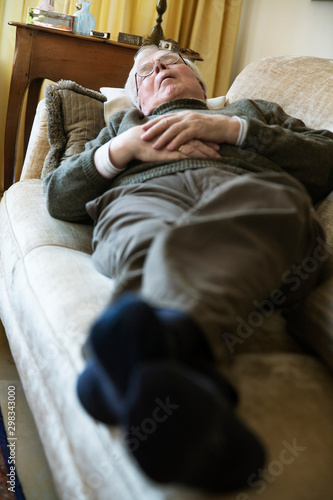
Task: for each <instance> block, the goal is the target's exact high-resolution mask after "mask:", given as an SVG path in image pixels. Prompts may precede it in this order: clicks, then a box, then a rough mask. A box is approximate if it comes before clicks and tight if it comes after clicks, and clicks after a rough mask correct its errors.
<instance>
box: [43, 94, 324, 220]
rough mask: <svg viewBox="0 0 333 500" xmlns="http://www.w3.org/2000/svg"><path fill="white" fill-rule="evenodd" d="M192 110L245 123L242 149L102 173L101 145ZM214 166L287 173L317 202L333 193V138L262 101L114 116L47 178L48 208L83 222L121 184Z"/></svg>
mask: <svg viewBox="0 0 333 500" xmlns="http://www.w3.org/2000/svg"><path fill="white" fill-rule="evenodd" d="M188 109H190V110H195V111H198V112H201V113H212V114H216V113H220V114H223V115H227V116H234V115H236V116H239V117H240V118H244V119H246V120H247V123H248V131H247V135H246V138H245V140H244V142H243V144H242V145H241V146H239V147H237V146H233V145H228V144H221V147H220V150H219V154H220V158H218V159H207V158H204V159H199V158H198V159H191V158H188V159H183V160H178V161H164V162H163V161H162V162H154V163H142V162H138V161H133V162H131V163H130V164H129V165H128V166H127V168H126V169H125V170H124V171H123V172H122V173H121V174H119V175H117V176H116V177H115V178H113V179H112V180H110V179H105V178H104V177H102V176H101V175H100V174H99V172H98V171H97V169H96V167H95V164H94V154H95V151H96V149H97V148H99V147H100V146H101V145H103V144H105V143H106V142H108V141H109V140H110V139H112V138H113V137H115V136H117V135H119V134H121V133H122V132H125V131H126V130H128V129H129V128H130V127H133V126H136V125H142V124H143V123H145V122H146V121H147V120H150V119H152V118H154V117H155V116H157V115H163V114H167V113H174V112H177V111H184V110H188ZM212 166H215V167H217V168H221V169H224V170H229V171H233V172H235V173H238V174H239V175H242V174H244V173H249V172H264V171H280V172H281V171H285V172H287V173H289V174H291V175H293V176H294V177H296V178H297V179H298V180H300V181H301V182H302V183H303V185H304V186H305V187H306V189H307V190H308V192H309V194H310V196H311V197H312V199H313V202H314V203H316V202H318V201H319V200H321V199H323V198H324V197H325V196H326V195H327V194H328V193H329V192H330V191H331V190H332V189H333V134H332V133H331V132H329V131H326V130H312V129H309V128H307V127H305V125H304V123H303V122H302V121H300V120H297V119H295V118H292V117H290V116H288V115H287V114H286V113H284V111H283V110H282V109H281V107H280V106H278V105H277V104H274V103H269V102H266V101H261V100H256V101H251V100H248V99H244V100H241V101H238V102H235V103H233V104H230V105H228V106H226V107H225V108H224V109H222V110H218V111H216V110H214V111H213V110H208V108H207V106H206V104H205V103H204V102H202V101H198V100H195V99H179V100H175V101H171V102H169V103H166V104H162V105H161V106H159V107H158V108H157V109H156V110H155V111H154V112H153V114H152V115H151V116H149V117H145V116H143V114H142V113H141V112H140V111H139V110H138V109H136V108H131V109H129V110H124V111H119V112H118V113H115V114H114V115H113V116H111V118H110V121H109V124H108V126H107V127H105V128H104V129H103V130H101V132H100V134H99V135H98V137H97V138H96V139H94V140H93V141H91V142H89V143H87V144H86V147H85V151H84V152H82V153H80V154H78V155H74V156H72V157H71V158H69V159H67V160H66V161H64V162H62V163H61V165H60V166H59V167H58V168H57V169H56V170H55V171H53V172H52V173H51V174H50V175H49V176H48V177H47V178H46V179H45V184H46V195H47V205H48V209H49V212H50V213H51V215H53V216H54V217H56V218H59V219H62V220H69V221H79V220H83V219H84V218H86V217H87V212H86V209H85V206H86V203H87V202H89V201H91V200H93V199H95V198H97V197H98V196H100V195H101V194H103V193H104V192H105V191H107V190H109V189H113V188H114V187H116V186H120V185H125V184H132V183H140V182H144V181H146V180H148V179H152V178H154V177H160V176H165V175H172V174H173V173H175V172H180V171H184V170H187V169H199V168H207V167H212Z"/></svg>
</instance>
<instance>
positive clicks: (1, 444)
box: [0, 409, 25, 500]
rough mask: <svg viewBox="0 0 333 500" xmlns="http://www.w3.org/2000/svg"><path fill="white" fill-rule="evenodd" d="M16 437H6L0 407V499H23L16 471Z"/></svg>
mask: <svg viewBox="0 0 333 500" xmlns="http://www.w3.org/2000/svg"><path fill="white" fill-rule="evenodd" d="M16 443H17V441H16V438H15V436H13V437H9V438H7V433H6V428H5V424H4V420H3V416H2V413H1V409H0V499H1V500H25V496H24V493H23V490H22V486H21V483H20V480H19V478H18V475H17V471H16Z"/></svg>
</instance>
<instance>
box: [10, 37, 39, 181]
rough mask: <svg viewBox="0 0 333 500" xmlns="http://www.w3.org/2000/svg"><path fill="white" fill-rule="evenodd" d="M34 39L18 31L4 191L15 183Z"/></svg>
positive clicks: (11, 85) (11, 88) (11, 87)
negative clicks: (23, 107)
mask: <svg viewBox="0 0 333 500" xmlns="http://www.w3.org/2000/svg"><path fill="white" fill-rule="evenodd" d="M31 46H32V37H31V36H29V34H27V33H25V32H24V30H22V29H18V30H17V31H16V46H15V56H14V63H13V72H12V79H11V84H10V91H9V97H8V109H7V118H6V130H5V174H4V189H5V190H6V189H8V188H9V186H10V185H11V184H13V182H14V175H15V164H16V148H17V135H18V127H19V121H20V115H21V109H22V102H23V97H24V93H25V90H26V88H27V87H28V85H29V66H30V59H31Z"/></svg>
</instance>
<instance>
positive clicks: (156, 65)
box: [154, 59, 168, 74]
mask: <svg viewBox="0 0 333 500" xmlns="http://www.w3.org/2000/svg"><path fill="white" fill-rule="evenodd" d="M167 67H168V66H167V65H166V64H165V63H163V62H161V61H160V60H159V59H156V61H154V71H155V73H156V74H158V73H159V72H160V71H161V70H163V69H167Z"/></svg>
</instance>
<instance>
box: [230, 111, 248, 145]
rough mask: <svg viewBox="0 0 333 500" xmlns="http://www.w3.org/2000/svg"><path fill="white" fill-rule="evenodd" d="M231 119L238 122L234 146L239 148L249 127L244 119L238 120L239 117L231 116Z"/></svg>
mask: <svg viewBox="0 0 333 500" xmlns="http://www.w3.org/2000/svg"><path fill="white" fill-rule="evenodd" d="M233 118H237V120H238V121H239V125H240V128H239V133H238V137H237V141H236V146H241V145H242V144H243V142H244V140H245V137H246V135H247V129H248V128H249V125H248V123H247V121H246V120H244V118H239V116H233Z"/></svg>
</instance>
